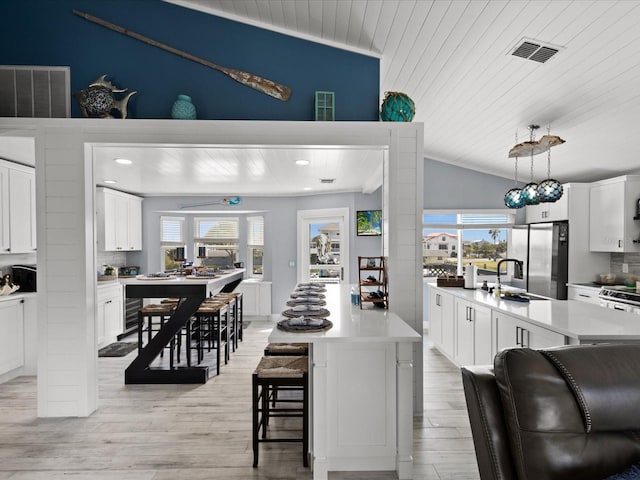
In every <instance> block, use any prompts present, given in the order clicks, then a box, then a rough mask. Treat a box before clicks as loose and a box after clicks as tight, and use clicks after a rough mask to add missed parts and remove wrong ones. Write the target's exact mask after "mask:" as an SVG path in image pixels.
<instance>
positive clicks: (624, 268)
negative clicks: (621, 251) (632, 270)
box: [622, 263, 629, 273]
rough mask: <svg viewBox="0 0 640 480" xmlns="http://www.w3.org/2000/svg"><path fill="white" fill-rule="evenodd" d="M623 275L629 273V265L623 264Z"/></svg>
mask: <svg viewBox="0 0 640 480" xmlns="http://www.w3.org/2000/svg"><path fill="white" fill-rule="evenodd" d="M622 273H629V264H628V263H623V264H622Z"/></svg>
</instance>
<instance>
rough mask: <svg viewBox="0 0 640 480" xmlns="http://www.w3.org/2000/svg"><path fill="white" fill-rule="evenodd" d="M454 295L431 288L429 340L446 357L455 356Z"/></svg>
mask: <svg viewBox="0 0 640 480" xmlns="http://www.w3.org/2000/svg"><path fill="white" fill-rule="evenodd" d="M453 316H454V305H453V295H451V294H450V293H444V292H441V291H439V290H436V289H435V288H429V338H430V339H431V341H432V342H433V343H434V345H435V346H436V347H437V348H438V349H439V350H440V351H441V352H442V353H444V354H445V355H447V356H448V357H450V358H451V359H453V356H454V346H455V343H454V332H455V327H454V326H455V321H454V318H453Z"/></svg>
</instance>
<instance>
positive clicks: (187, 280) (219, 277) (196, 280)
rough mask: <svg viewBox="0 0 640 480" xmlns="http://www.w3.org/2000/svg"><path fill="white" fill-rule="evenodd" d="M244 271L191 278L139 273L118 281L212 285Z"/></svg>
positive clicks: (133, 283) (123, 282)
mask: <svg viewBox="0 0 640 480" xmlns="http://www.w3.org/2000/svg"><path fill="white" fill-rule="evenodd" d="M244 272H245V269H244V268H236V269H233V270H225V272H224V273H220V274H218V275H216V276H215V277H213V278H207V277H200V278H189V277H188V276H175V277H171V278H161V277H160V278H146V277H145V276H144V275H138V276H136V277H129V278H119V279H118V281H119V282H120V283H122V284H123V285H210V284H212V283H218V282H221V281H223V280H228V279H230V278H231V277H238V275H239V274H244Z"/></svg>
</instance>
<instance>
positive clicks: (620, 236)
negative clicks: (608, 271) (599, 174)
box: [589, 175, 640, 252]
mask: <svg viewBox="0 0 640 480" xmlns="http://www.w3.org/2000/svg"><path fill="white" fill-rule="evenodd" d="M639 198H640V176H639V175H626V176H622V177H616V178H611V179H608V180H602V181H600V182H594V183H592V184H591V191H590V198H589V249H590V250H591V251H592V252H640V243H638V242H639V241H640V220H634V217H635V216H636V215H637V211H636V205H637V202H638V199H639Z"/></svg>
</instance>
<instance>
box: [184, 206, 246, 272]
mask: <svg viewBox="0 0 640 480" xmlns="http://www.w3.org/2000/svg"><path fill="white" fill-rule="evenodd" d="M238 225H239V220H238V218H236V217H196V218H194V227H195V234H194V237H195V238H194V242H195V245H194V249H195V251H194V256H201V255H199V254H200V247H204V253H205V255H204V257H205V258H203V259H201V260H202V264H203V265H205V266H208V267H227V266H233V264H234V263H235V262H237V261H238V243H239V236H240V235H239V233H238V232H239V229H238Z"/></svg>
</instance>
